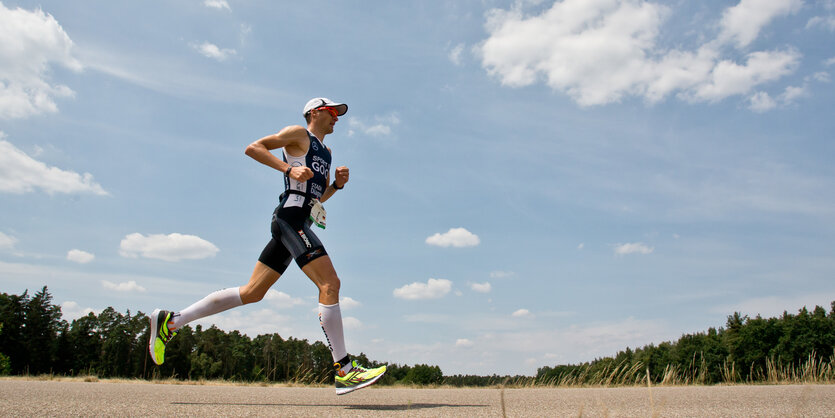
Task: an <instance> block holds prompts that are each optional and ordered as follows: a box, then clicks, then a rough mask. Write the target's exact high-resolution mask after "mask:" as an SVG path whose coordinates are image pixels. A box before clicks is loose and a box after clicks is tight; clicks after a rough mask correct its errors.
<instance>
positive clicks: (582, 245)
mask: <svg viewBox="0 0 835 418" xmlns="http://www.w3.org/2000/svg"><path fill="white" fill-rule="evenodd" d="M585 247H586V243H584V242H581V243H580V245H578V246H577V249H578V250H582V249H583V248H585Z"/></svg>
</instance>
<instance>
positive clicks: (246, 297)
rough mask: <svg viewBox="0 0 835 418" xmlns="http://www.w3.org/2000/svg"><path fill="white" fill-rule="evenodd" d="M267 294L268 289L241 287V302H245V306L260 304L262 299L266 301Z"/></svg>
mask: <svg viewBox="0 0 835 418" xmlns="http://www.w3.org/2000/svg"><path fill="white" fill-rule="evenodd" d="M266 294H267V290H266V289H264V290H260V289H252V288H250V287H249V286H243V287H241V302H243V303H244V305H246V304H249V303H255V302H260V301H261V299H264V295H266Z"/></svg>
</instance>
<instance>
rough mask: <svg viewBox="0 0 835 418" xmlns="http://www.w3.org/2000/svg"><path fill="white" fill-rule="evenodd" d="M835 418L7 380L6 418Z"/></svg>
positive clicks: (807, 395)
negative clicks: (79, 417)
mask: <svg viewBox="0 0 835 418" xmlns="http://www.w3.org/2000/svg"><path fill="white" fill-rule="evenodd" d="M151 415H154V416H192V417H193V416H200V417H217V416H258V417H264V416H281V417H318V416H321V417H353V416H363V417H390V416H404V417H405V416H409V417H439V416H443V417H468V418H473V417H502V416H508V417H544V416H548V417H578V416H583V417H752V416H755V417H835V385H779V386H686V387H653V388H652V389H648V388H646V387H643V388H642V387H627V388H529V389H505V390H501V389H497V388H492V389H455V388H440V389H411V388H391V387H382V386H380V387H370V388H367V389H362V390H359V391H357V392H354V393H351V394H348V395H343V396H336V394H335V393H334V390H333V388H306V387H279V386H268V387H261V386H252V385H250V386H231V385H228V386H221V385H203V386H201V385H175V384H154V383H146V382H139V381H138V382H108V381H98V382H82V381H58V380H24V379H15V378H11V379H3V380H0V416H15V417H18V416H151Z"/></svg>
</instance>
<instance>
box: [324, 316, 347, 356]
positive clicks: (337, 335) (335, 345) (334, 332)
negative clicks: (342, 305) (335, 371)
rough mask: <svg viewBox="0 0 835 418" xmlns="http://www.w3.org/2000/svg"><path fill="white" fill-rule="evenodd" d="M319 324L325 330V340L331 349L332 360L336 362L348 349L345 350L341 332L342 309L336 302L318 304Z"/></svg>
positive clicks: (343, 337) (343, 336)
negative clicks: (332, 303) (333, 303)
mask: <svg viewBox="0 0 835 418" xmlns="http://www.w3.org/2000/svg"><path fill="white" fill-rule="evenodd" d="M319 324H321V325H322V331H324V332H325V340H327V342H328V348H330V349H331V355H332V356H333V361H334V362H338V361H340V360H342V359H344V358H345V357H346V356H348V351H347V350H345V335H344V333H343V332H342V311H341V310H340V309H339V304H338V303H337V304H335V305H323V304H321V303H320V304H319Z"/></svg>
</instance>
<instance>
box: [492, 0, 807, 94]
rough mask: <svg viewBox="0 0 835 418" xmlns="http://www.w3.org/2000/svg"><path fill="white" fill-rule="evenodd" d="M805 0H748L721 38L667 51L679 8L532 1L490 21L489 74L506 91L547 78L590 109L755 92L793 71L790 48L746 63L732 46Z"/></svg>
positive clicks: (629, 1)
mask: <svg viewBox="0 0 835 418" xmlns="http://www.w3.org/2000/svg"><path fill="white" fill-rule="evenodd" d="M800 3H801V2H800V0H778V1H766V0H743V1H742V2H740V3H739V4H738V5H737V6H734V7H731V8H729V9H727V10H726V11H725V13H724V14H723V17H722V19H721V21H720V22H717V23H718V26H719V27H720V34H719V36H718V37H717V38H716V39H713V40H710V41H708V42H705V43H703V44H702V45H700V46H698V47H697V48H695V49H693V50H680V49H665V48H663V47H661V46H660V45H659V42H658V41H659V39H663V36H662V35H663V34H662V33H661V29H662V23H663V22H664V21H665V19H666V17H667V16H669V15H670V13H672V10H671V9H670V8H669V7H667V6H664V5H660V4H655V3H651V2H647V1H635V0H563V1H557V2H555V3H554V4H553V6H551V7H550V8H547V9H545V10H543V11H541V12H538V13H537V14H532V15H527V14H525V13H524V12H523V10H522V6H521V5H522V4H523V3H517V4H516V5H515V6H514V7H512V8H511V9H510V10H502V9H494V10H491V11H490V12H489V13H488V14H487V18H486V23H485V28H486V29H487V32H488V33H489V37H488V38H487V39H486V40H485V41H484V42H482V43H481V45H480V46H479V48H478V51H479V53H480V55H481V61H482V67H483V68H484V69H486V70H487V72H488V73H489V74H490V75H491V76H494V77H496V78H498V79H499V80H500V81H501V83H502V84H503V85H506V86H510V87H522V86H528V85H532V84H535V83H538V82H541V81H544V82H545V83H546V84H547V85H548V86H550V87H551V88H552V89H554V90H557V91H560V92H563V93H565V94H567V95H568V96H570V97H571V98H572V99H573V100H575V101H576V102H577V103H578V104H580V105H581V106H593V105H602V104H607V103H613V102H618V101H620V100H621V99H623V98H624V97H628V96H635V97H643V98H644V99H645V100H646V101H647V102H649V103H655V102H658V101H660V100H663V99H665V98H666V97H668V96H670V95H673V94H675V96H676V97H678V98H680V99H683V100H687V101H690V102H715V101H718V100H723V99H725V98H727V97H730V96H736V95H747V94H748V93H750V92H751V91H752V90H753V89H754V88H755V87H757V86H759V85H762V84H765V83H769V82H773V81H775V80H778V79H780V78H782V77H784V76H786V75H788V74H790V73H792V72H794V71H795V70H796V69H797V67H798V64H799V61H800V58H801V55H800V53H798V52H797V51H795V50H794V49H791V48H784V49H783V50H774V51H755V52H751V53H749V54H747V55H745V56H744V57H743V58H744V59H743V61H744V62H743V63H737V62H735V61H734V60H732V59H730V58H727V57H724V56H723V53H729V52H727V49H726V48H724V47H725V46H726V45H731V46H735V47H744V46H748V45H749V44H750V43H751V42H752V41H753V40H754V39H756V37H757V36H758V34H759V33H760V31H761V30H762V28H763V27H765V25H767V24H768V23H770V22H771V21H773V20H774V19H775V18H777V17H779V16H783V15H786V14H790V13H794V12H796V11H797V10H798V7H799V5H800Z"/></svg>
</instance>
